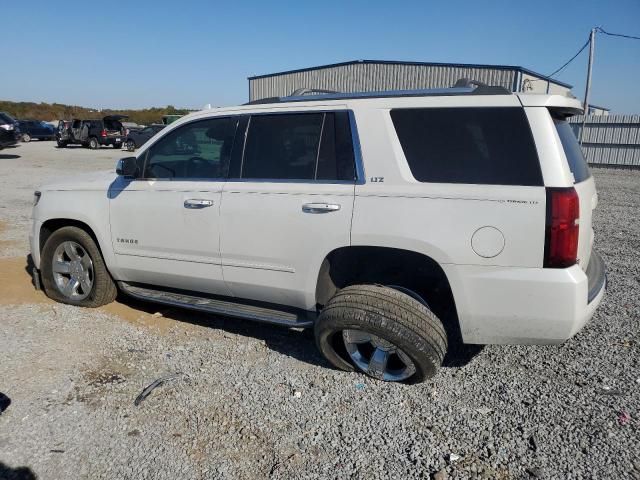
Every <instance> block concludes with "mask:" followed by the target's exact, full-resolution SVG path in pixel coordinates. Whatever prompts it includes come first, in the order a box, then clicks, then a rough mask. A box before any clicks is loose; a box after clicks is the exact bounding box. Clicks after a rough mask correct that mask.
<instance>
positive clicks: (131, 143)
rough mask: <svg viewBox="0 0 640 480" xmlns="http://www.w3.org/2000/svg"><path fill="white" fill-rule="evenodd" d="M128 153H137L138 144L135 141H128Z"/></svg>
mask: <svg viewBox="0 0 640 480" xmlns="http://www.w3.org/2000/svg"><path fill="white" fill-rule="evenodd" d="M126 145H127V151H128V152H135V150H136V143H135V142H134V141H133V140H127V144H126Z"/></svg>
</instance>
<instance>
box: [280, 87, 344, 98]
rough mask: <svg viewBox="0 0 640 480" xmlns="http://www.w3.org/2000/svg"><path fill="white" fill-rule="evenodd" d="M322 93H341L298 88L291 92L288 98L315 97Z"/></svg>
mask: <svg viewBox="0 0 640 480" xmlns="http://www.w3.org/2000/svg"><path fill="white" fill-rule="evenodd" d="M322 93H341V92H339V91H337V90H325V89H324V88H298V89H297V90H294V91H293V92H291V95H289V96H290V97H300V96H302V95H309V94H312V95H317V94H322Z"/></svg>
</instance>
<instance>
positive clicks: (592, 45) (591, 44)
mask: <svg viewBox="0 0 640 480" xmlns="http://www.w3.org/2000/svg"><path fill="white" fill-rule="evenodd" d="M595 47H596V27H593V28H592V29H591V34H590V35H589V66H588V67H587V85H586V87H585V91H584V106H583V108H584V116H583V117H582V129H581V130H580V144H581V145H582V139H583V138H584V127H585V123H586V121H587V115H589V93H590V91H591V70H592V68H593V53H594V50H595Z"/></svg>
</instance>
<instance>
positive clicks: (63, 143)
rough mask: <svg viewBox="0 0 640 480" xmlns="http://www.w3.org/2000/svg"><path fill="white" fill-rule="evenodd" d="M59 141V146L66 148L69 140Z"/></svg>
mask: <svg viewBox="0 0 640 480" xmlns="http://www.w3.org/2000/svg"><path fill="white" fill-rule="evenodd" d="M56 142H57V143H58V148H65V147H66V146H67V142H63V141H62V140H56Z"/></svg>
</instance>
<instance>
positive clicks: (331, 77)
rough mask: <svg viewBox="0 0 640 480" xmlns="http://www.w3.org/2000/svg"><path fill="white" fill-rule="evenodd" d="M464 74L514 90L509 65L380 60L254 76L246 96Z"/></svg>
mask: <svg viewBox="0 0 640 480" xmlns="http://www.w3.org/2000/svg"><path fill="white" fill-rule="evenodd" d="M463 77H467V78H472V79H474V80H478V81H481V82H484V83H486V84H488V85H495V86H502V87H505V88H507V89H508V90H510V91H511V90H513V88H514V85H515V84H516V77H517V74H516V72H515V71H513V70H508V69H491V68H478V67H463V68H461V67H453V66H450V65H437V66H430V67H429V68H425V67H424V66H422V65H405V64H394V65H393V66H390V65H387V64H379V63H347V64H343V65H339V66H336V67H332V68H321V69H307V70H302V71H297V72H292V73H287V74H282V75H275V76H265V77H260V78H255V79H253V80H250V82H249V89H250V92H249V98H250V100H257V99H262V98H268V97H281V96H287V95H290V94H291V92H293V91H294V90H297V89H299V88H323V89H328V90H335V91H338V92H345V93H351V92H370V91H381V90H415V89H430V88H443V87H451V86H452V85H453V84H454V83H455V82H456V81H457V80H459V79H460V78H463Z"/></svg>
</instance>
